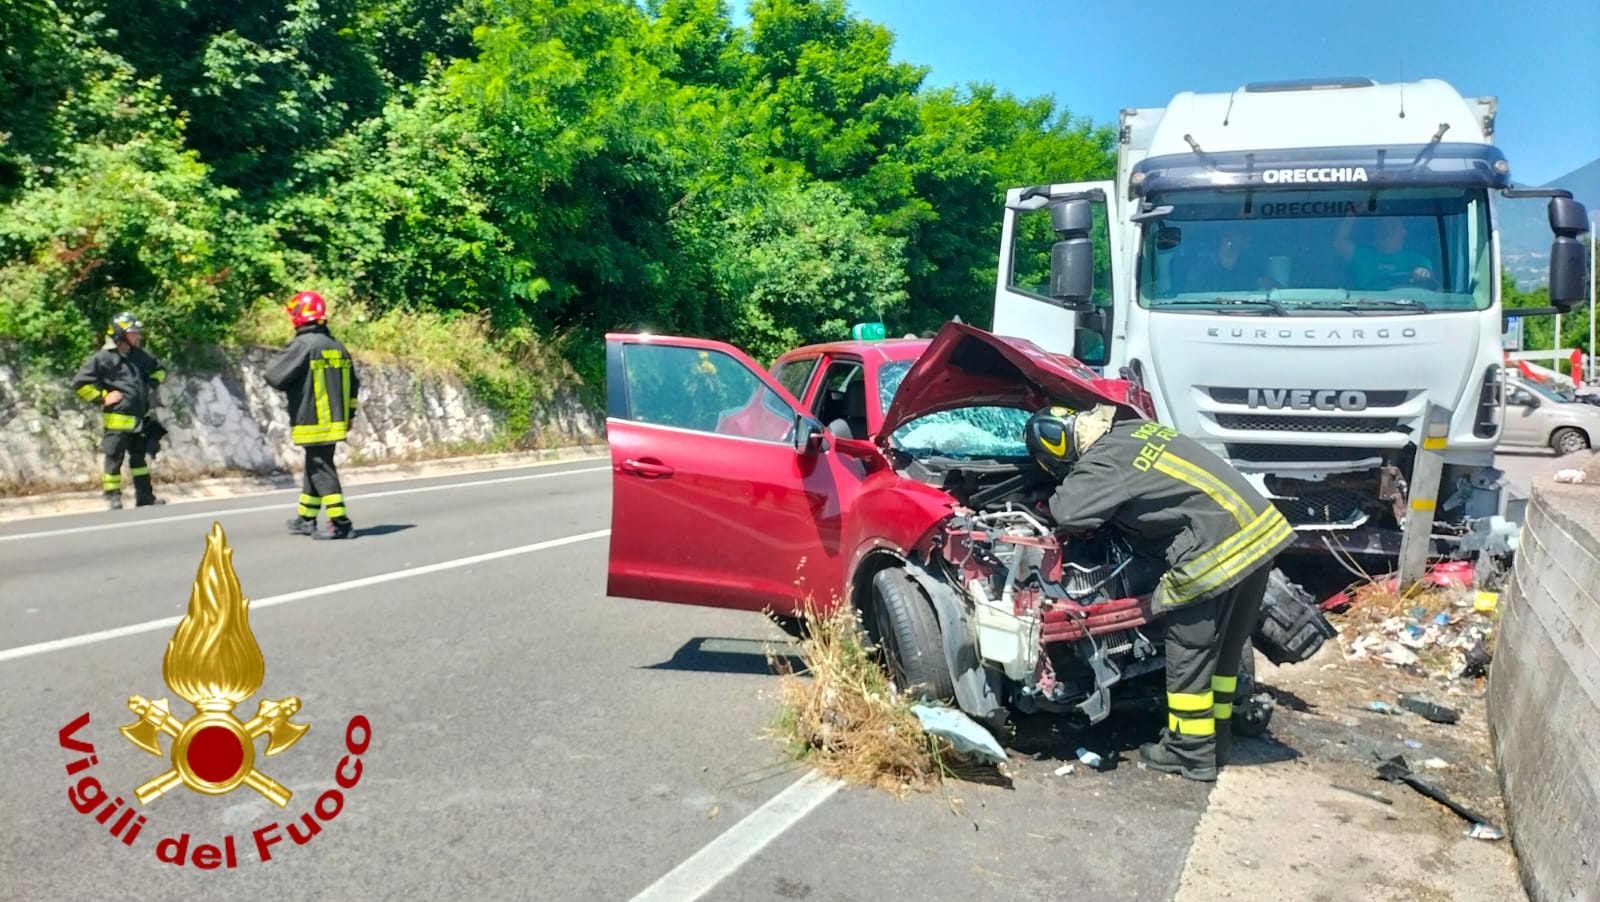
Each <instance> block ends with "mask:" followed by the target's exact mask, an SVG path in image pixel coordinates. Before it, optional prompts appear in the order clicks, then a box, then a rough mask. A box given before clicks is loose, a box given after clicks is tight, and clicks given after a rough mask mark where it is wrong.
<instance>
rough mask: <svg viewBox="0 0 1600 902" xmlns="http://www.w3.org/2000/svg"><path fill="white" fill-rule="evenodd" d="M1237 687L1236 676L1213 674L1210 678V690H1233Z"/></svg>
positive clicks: (1237, 680) (1237, 679)
mask: <svg viewBox="0 0 1600 902" xmlns="http://www.w3.org/2000/svg"><path fill="white" fill-rule="evenodd" d="M1238 688H1239V678H1238V677H1236V676H1231V677H1225V676H1214V677H1212V678H1211V691H1212V692H1230V693H1231V692H1233V691H1234V690H1235V689H1238Z"/></svg>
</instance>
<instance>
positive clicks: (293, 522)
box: [289, 517, 317, 536]
mask: <svg viewBox="0 0 1600 902" xmlns="http://www.w3.org/2000/svg"><path fill="white" fill-rule="evenodd" d="M289 531H290V532H292V533H294V534H295V535H297V536H309V535H311V534H312V533H314V532H316V531H317V518H316V517H290V518H289Z"/></svg>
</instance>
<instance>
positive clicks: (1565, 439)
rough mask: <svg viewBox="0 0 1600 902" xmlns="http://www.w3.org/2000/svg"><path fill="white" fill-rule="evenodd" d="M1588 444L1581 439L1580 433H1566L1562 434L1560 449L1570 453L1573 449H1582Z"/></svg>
mask: <svg viewBox="0 0 1600 902" xmlns="http://www.w3.org/2000/svg"><path fill="white" fill-rule="evenodd" d="M1588 444H1589V443H1588V442H1586V441H1584V440H1583V436H1581V435H1576V434H1572V433H1568V434H1567V435H1563V436H1562V437H1561V450H1562V451H1565V452H1567V453H1568V454H1571V453H1572V452H1574V451H1582V450H1583V449H1584V447H1585V446H1587V445H1588Z"/></svg>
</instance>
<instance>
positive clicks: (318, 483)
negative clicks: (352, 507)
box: [300, 444, 348, 520]
mask: <svg viewBox="0 0 1600 902" xmlns="http://www.w3.org/2000/svg"><path fill="white" fill-rule="evenodd" d="M304 447H305V450H306V474H305V477H304V479H303V480H302V481H301V484H300V516H302V517H304V518H306V519H308V520H314V519H316V517H317V511H318V510H319V509H321V508H326V509H327V511H328V519H329V520H345V519H348V515H347V514H346V512H345V507H344V488H343V487H342V486H340V485H339V468H338V467H336V466H334V463H333V452H334V451H335V450H337V449H338V447H339V446H338V445H333V444H328V445H306V446H304Z"/></svg>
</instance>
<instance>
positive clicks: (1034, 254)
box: [993, 78, 1588, 584]
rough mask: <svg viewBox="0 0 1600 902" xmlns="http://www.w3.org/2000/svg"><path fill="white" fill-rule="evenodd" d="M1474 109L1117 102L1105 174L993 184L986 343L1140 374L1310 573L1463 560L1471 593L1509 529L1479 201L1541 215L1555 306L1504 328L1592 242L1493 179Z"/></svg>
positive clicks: (1566, 280) (1351, 93)
mask: <svg viewBox="0 0 1600 902" xmlns="http://www.w3.org/2000/svg"><path fill="white" fill-rule="evenodd" d="M1495 106H1496V102H1495V99H1494V98H1492V97H1483V98H1476V99H1467V98H1463V97H1462V96H1461V95H1460V94H1458V93H1457V92H1456V91H1455V90H1454V89H1453V88H1452V87H1451V86H1450V85H1448V84H1446V83H1444V82H1442V81H1438V80H1434V79H1423V80H1420V81H1413V82H1408V83H1403V84H1378V83H1376V82H1374V81H1372V80H1371V79H1366V78H1341V79H1328V80H1298V81H1282V82H1264V83H1252V84H1247V85H1243V86H1241V87H1239V88H1238V89H1237V90H1234V91H1231V92H1226V93H1214V94H1198V93H1192V92H1185V93H1181V94H1178V95H1177V96H1175V97H1174V98H1173V99H1172V101H1171V102H1170V103H1169V104H1168V105H1167V106H1166V107H1159V108H1151V109H1128V110H1124V111H1123V112H1122V117H1121V129H1120V133H1119V135H1118V141H1117V172H1116V179H1115V181H1104V182H1090V183H1078V184H1053V185H1041V186H1032V187H1021V188H1015V189H1012V190H1010V191H1009V192H1008V193H1007V198H1006V209H1005V218H1004V226H1003V229H1002V238H1001V248H1000V266H999V274H998V279H997V282H996V290H995V308H994V325H993V331H994V332H996V333H998V334H1001V335H1012V336H1021V337H1025V338H1028V339H1031V340H1032V341H1034V342H1035V343H1037V344H1039V345H1040V346H1041V347H1043V348H1045V349H1046V350H1049V351H1054V352H1060V353H1069V354H1072V355H1073V356H1075V357H1077V358H1079V359H1080V360H1081V361H1083V362H1084V363H1086V364H1088V365H1090V366H1095V367H1099V368H1102V369H1103V371H1105V372H1107V373H1108V374H1121V375H1123V376H1125V377H1128V378H1132V379H1134V380H1137V381H1139V382H1141V383H1142V384H1143V385H1144V386H1145V387H1146V388H1147V389H1148V390H1149V392H1150V393H1151V395H1152V396H1153V398H1154V401H1155V404H1156V408H1157V412H1158V416H1159V418H1160V420H1161V421H1162V422H1163V423H1166V424H1168V425H1171V426H1174V427H1176V428H1178V429H1181V430H1182V431H1184V432H1186V433H1188V434H1190V435H1192V436H1194V437H1195V438H1197V439H1199V440H1201V441H1202V442H1204V443H1205V444H1206V445H1207V446H1208V447H1210V448H1211V449H1213V450H1214V451H1216V452H1217V453H1219V454H1220V455H1222V456H1223V457H1224V458H1226V459H1227V460H1228V461H1230V462H1231V463H1232V464H1233V465H1234V466H1235V467H1236V468H1237V469H1239V470H1240V471H1241V472H1243V473H1244V474H1245V475H1247V476H1248V477H1250V479H1251V480H1252V481H1253V482H1254V483H1255V484H1256V485H1257V486H1258V487H1259V488H1260V489H1261V490H1262V491H1263V492H1264V493H1265V494H1267V495H1268V496H1269V497H1271V498H1273V499H1274V500H1275V501H1276V503H1277V504H1278V506H1279V507H1280V509H1281V510H1282V511H1283V512H1284V513H1285V515H1286V516H1288V518H1289V520H1290V522H1291V523H1292V524H1293V525H1294V526H1295V528H1296V531H1297V533H1298V541H1297V543H1296V546H1295V551H1294V552H1291V554H1292V555H1295V556H1299V555H1297V554H1295V553H1296V552H1313V553H1316V554H1318V555H1320V556H1322V557H1323V558H1324V561H1313V560H1308V559H1306V558H1305V557H1301V560H1302V561H1303V562H1306V563H1309V564H1311V565H1312V567H1311V572H1316V571H1318V570H1320V571H1321V572H1324V573H1326V572H1328V571H1327V570H1326V569H1324V568H1322V567H1321V564H1322V563H1324V562H1325V558H1326V555H1327V554H1329V553H1330V552H1333V553H1336V554H1340V555H1344V556H1346V557H1345V560H1346V561H1347V562H1348V561H1349V560H1350V558H1349V557H1348V556H1355V557H1356V559H1357V560H1358V561H1361V562H1362V563H1363V567H1368V566H1369V563H1370V562H1371V561H1372V560H1373V559H1374V558H1376V559H1379V561H1380V562H1382V561H1386V562H1387V563H1389V564H1391V565H1393V564H1394V563H1395V562H1396V560H1398V569H1399V571H1400V577H1401V580H1402V581H1403V582H1404V583H1406V584H1409V583H1410V582H1412V581H1414V580H1415V579H1416V578H1418V577H1420V576H1421V575H1422V573H1423V570H1424V567H1425V565H1426V563H1427V562H1428V561H1429V560H1432V559H1437V558H1439V557H1447V558H1456V559H1463V558H1474V559H1476V560H1478V562H1479V567H1480V573H1479V575H1480V577H1481V578H1486V579H1491V580H1492V578H1493V576H1494V575H1495V574H1494V571H1491V572H1488V573H1485V572H1483V567H1484V565H1485V564H1486V563H1488V564H1496V565H1499V566H1503V565H1504V562H1505V558H1506V556H1507V555H1508V554H1509V553H1510V552H1511V551H1512V550H1513V548H1514V545H1515V540H1516V535H1517V529H1518V520H1519V519H1520V507H1519V506H1518V507H1514V508H1512V509H1510V510H1508V504H1507V497H1506V494H1505V493H1504V491H1503V486H1504V483H1503V479H1502V474H1501V473H1500V471H1499V470H1497V469H1496V468H1495V466H1494V452H1495V446H1496V444H1497V442H1498V440H1499V437H1500V422H1501V419H1502V410H1503V405H1504V402H1503V400H1502V392H1501V391H1500V383H1499V379H1500V371H1501V366H1502V362H1503V351H1502V345H1501V335H1502V333H1503V332H1504V328H1505V326H1504V321H1505V320H1504V318H1505V317H1506V315H1507V313H1506V311H1503V310H1502V309H1501V304H1500V244H1499V236H1498V233H1497V231H1496V222H1497V218H1496V204H1497V202H1499V201H1500V198H1499V197H1497V196H1496V195H1499V196H1500V197H1547V198H1549V202H1548V216H1549V222H1550V226H1551V230H1552V232H1553V233H1554V236H1555V237H1554V243H1553V245H1552V247H1551V257H1550V273H1549V276H1550V298H1551V303H1552V305H1553V306H1552V307H1550V308H1543V309H1539V310H1529V311H1518V312H1517V314H1516V315H1540V314H1551V313H1556V312H1565V311H1566V310H1568V309H1570V308H1571V307H1572V305H1573V304H1575V303H1577V302H1578V301H1580V300H1582V299H1583V298H1584V297H1585V285H1586V284H1587V261H1586V259H1585V257H1586V251H1585V249H1584V248H1583V246H1582V244H1581V242H1580V241H1579V236H1580V235H1582V234H1583V233H1584V232H1585V231H1587V228H1588V224H1587V218H1588V217H1587V212H1586V211H1585V210H1584V208H1583V205H1582V204H1580V203H1578V202H1577V201H1575V200H1573V199H1572V196H1571V194H1570V193H1569V192H1566V191H1562V190H1555V189H1513V188H1512V181H1511V169H1510V165H1509V163H1508V161H1507V160H1506V158H1505V156H1504V154H1503V153H1502V152H1501V151H1500V150H1499V149H1497V148H1496V147H1495V146H1494V144H1493V135H1494V120H1495ZM1289 557H1290V555H1286V556H1285V559H1288V558H1289ZM1285 559H1280V560H1285ZM1363 559H1364V560H1363ZM1352 569H1353V568H1352ZM1346 581H1348V580H1346Z"/></svg>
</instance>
